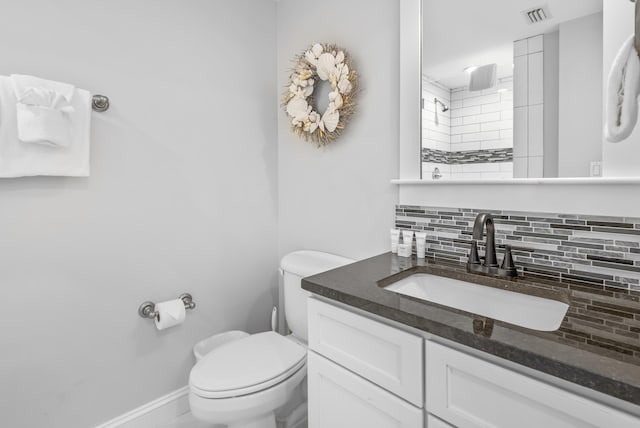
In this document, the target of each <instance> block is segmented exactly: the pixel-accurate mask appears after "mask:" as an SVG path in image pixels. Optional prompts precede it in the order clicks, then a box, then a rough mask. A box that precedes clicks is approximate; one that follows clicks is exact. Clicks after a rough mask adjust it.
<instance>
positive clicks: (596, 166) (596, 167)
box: [591, 162, 602, 177]
mask: <svg viewBox="0 0 640 428" xmlns="http://www.w3.org/2000/svg"><path fill="white" fill-rule="evenodd" d="M591 176H592V177H602V162H591Z"/></svg>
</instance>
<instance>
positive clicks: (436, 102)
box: [433, 98, 449, 126]
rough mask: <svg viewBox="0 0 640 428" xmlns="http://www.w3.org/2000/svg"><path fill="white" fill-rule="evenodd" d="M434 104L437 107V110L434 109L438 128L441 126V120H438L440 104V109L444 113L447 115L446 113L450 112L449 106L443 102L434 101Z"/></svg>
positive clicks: (436, 99) (434, 118)
mask: <svg viewBox="0 0 640 428" xmlns="http://www.w3.org/2000/svg"><path fill="white" fill-rule="evenodd" d="M433 104H434V105H435V108H434V109H433V110H434V111H433V121H434V122H435V124H436V126H438V125H440V120H439V119H438V104H440V109H441V110H442V113H445V112H446V111H448V110H449V106H448V105H446V104H445V103H443V102H442V101H440V100H439V99H438V98H434V99H433Z"/></svg>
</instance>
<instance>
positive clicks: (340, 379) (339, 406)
mask: <svg viewBox="0 0 640 428" xmlns="http://www.w3.org/2000/svg"><path fill="white" fill-rule="evenodd" d="M307 380H308V385H309V400H308V406H309V416H308V417H309V428H360V427H362V428H365V427H366V428H422V427H423V421H424V419H423V418H424V416H423V411H422V409H419V408H417V407H414V406H412V405H411V404H409V403H407V402H406V401H404V400H402V399H400V398H398V397H396V396H395V395H393V394H390V393H389V392H387V391H385V390H383V389H382V388H379V387H377V386H375V385H374V384H372V383H371V382H369V381H367V380H365V379H363V378H361V377H360V376H358V375H356V374H354V373H352V372H350V371H348V370H346V369H344V368H342V367H340V366H338V365H337V364H335V363H332V362H331V361H329V360H327V359H326V358H324V357H322V356H320V355H318V354H316V353H315V352H313V351H309V353H308V359H307Z"/></svg>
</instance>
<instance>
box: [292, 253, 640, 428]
mask: <svg viewBox="0 0 640 428" xmlns="http://www.w3.org/2000/svg"><path fill="white" fill-rule="evenodd" d="M414 274H431V275H436V276H444V277H448V278H449V279H454V280H463V281H466V282H470V283H475V284H477V286H478V287H480V288H482V289H486V288H487V287H488V288H493V289H499V290H501V291H502V290H508V291H511V292H514V293H521V292H523V291H524V292H525V293H527V292H531V294H534V295H535V296H537V297H541V298H545V299H550V300H553V301H556V302H561V303H563V304H566V305H567V307H566V308H567V309H568V311H573V310H574V309H575V308H574V306H575V305H580V304H581V301H580V298H578V297H577V296H575V295H574V294H573V293H574V292H573V291H572V288H571V286H570V284H566V283H562V282H560V281H558V282H554V281H543V280H539V279H535V278H531V277H526V276H525V277H519V278H517V279H512V280H502V279H495V278H491V277H486V276H480V275H477V274H469V273H467V272H466V269H465V267H464V266H463V265H460V264H455V263H451V264H448V263H447V264H442V263H436V262H433V261H424V260H418V261H417V260H416V259H408V258H400V257H397V256H396V255H393V254H391V253H387V254H382V255H380V256H376V257H372V258H369V259H366V260H362V261H359V262H356V263H353V264H351V265H347V266H344V267H341V268H338V269H334V270H332V271H328V272H325V273H322V274H319V275H315V276H311V277H307V278H305V279H304V280H303V283H302V284H303V288H304V289H306V290H307V291H310V292H312V293H313V294H314V296H313V297H311V298H309V302H308V305H309V308H308V312H309V326H308V327H309V356H308V382H309V426H310V427H311V428H322V427H336V428H339V427H355V426H363V427H364V426H366V427H380V428H386V427H423V426H425V425H426V426H428V427H430V428H431V427H436V428H441V427H486V426H495V427H541V426H549V427H554V428H556V427H585V426H588V427H616V428H618V427H620V428H622V427H638V426H640V358H638V354H634V353H633V352H632V353H631V355H630V354H629V353H623V352H618V351H616V346H615V344H611V349H604V348H601V347H595V346H590V345H589V344H588V343H586V341H585V343H584V344H583V345H578V344H576V342H570V341H566V340H564V339H563V336H562V334H558V332H557V331H540V330H534V329H531V328H525V327H521V326H516V325H514V324H511V323H508V322H503V321H498V320H494V319H491V318H488V317H484V316H480V315H476V314H474V313H471V312H466V311H462V310H459V309H455V308H453V307H448V306H445V305H443V304H438V303H433V302H428V301H425V300H424V299H422V298H417V297H415V296H409V295H404V294H399V293H397V292H394V291H392V290H391V289H385V287H389V286H390V285H391V284H393V283H397V282H398V281H399V280H402V279H404V278H407V277H409V276H410V275H414ZM389 288H392V287H389ZM581 292H582V293H583V292H584V289H583V290H581ZM594 292H597V290H594ZM581 296H583V295H582V294H581ZM624 302H625V305H626V306H625V307H627V308H628V310H629V311H635V314H634V315H632V316H634V317H635V319H636V320H639V321H640V301H639V299H638V293H636V294H635V295H633V294H629V295H628V296H627V298H626V299H625V300H624ZM542 325H543V327H541V329H542V330H545V329H546V330H549V329H548V328H547V327H544V323H543V324H542ZM560 329H562V327H560ZM638 350H639V351H640V343H638Z"/></svg>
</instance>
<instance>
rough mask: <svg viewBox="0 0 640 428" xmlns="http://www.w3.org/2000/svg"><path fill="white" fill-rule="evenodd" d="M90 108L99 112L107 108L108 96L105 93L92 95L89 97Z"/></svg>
mask: <svg viewBox="0 0 640 428" xmlns="http://www.w3.org/2000/svg"><path fill="white" fill-rule="evenodd" d="M91 108H92V109H93V111H97V112H99V113H102V112H103V111H107V110H109V98H108V97H107V96H106V95H94V96H93V97H92V99H91Z"/></svg>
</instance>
